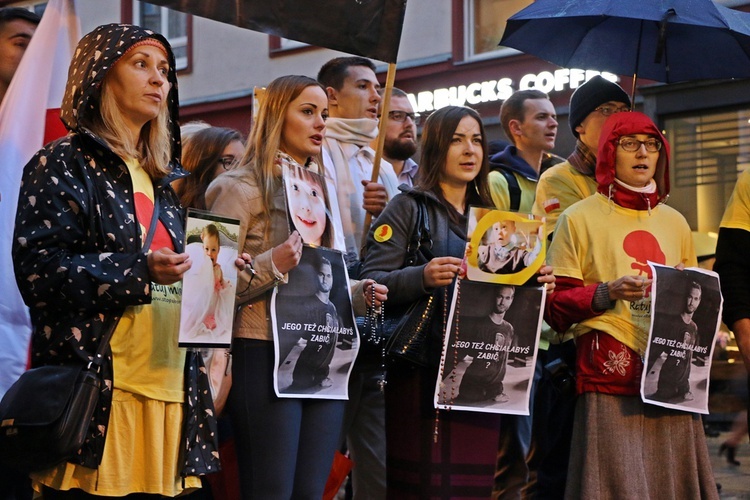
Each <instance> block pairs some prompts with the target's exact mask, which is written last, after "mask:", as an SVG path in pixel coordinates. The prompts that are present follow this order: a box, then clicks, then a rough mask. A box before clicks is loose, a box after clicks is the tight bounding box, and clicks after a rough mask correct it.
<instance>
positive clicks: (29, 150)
mask: <svg viewBox="0 0 750 500" xmlns="http://www.w3.org/2000/svg"><path fill="white" fill-rule="evenodd" d="M80 38H81V28H80V23H79V22H78V18H77V17H76V13H75V6H74V0H50V2H49V3H48V4H47V7H46V9H45V11H44V15H43V16H42V21H41V22H40V23H39V26H38V27H37V29H36V33H35V34H34V36H33V37H32V39H31V42H30V43H29V46H28V48H27V49H26V53H25V54H24V57H23V59H22V60H21V64H20V65H19V67H18V71H16V74H15V75H14V76H13V81H11V84H10V87H9V88H8V92H7V93H6V94H5V99H4V100H3V102H2V105H0V290H2V300H0V346H2V347H1V348H0V397H2V395H3V394H5V391H6V390H7V389H8V387H10V385H11V384H12V383H13V382H14V381H15V380H16V379H17V378H18V377H19V376H20V375H21V373H22V372H23V371H24V369H25V368H26V364H27V360H28V348H29V339H30V335H31V323H30V321H29V314H28V310H27V308H26V306H25V305H24V303H23V300H22V299H21V295H20V293H19V292H18V287H17V286H16V281H15V277H14V273H13V261H12V258H11V246H12V239H13V226H14V223H15V215H16V203H17V201H18V191H19V187H20V184H21V174H22V172H23V167H24V165H26V163H27V162H28V161H29V160H30V159H31V157H32V156H33V155H34V153H36V152H37V151H38V150H39V149H41V148H42V146H44V144H45V143H47V142H48V141H50V140H53V139H56V138H57V137H60V136H61V135H64V134H65V128H64V127H63V126H62V123H61V122H60V119H59V116H60V105H61V103H62V98H63V93H64V91H65V82H66V80H67V78H68V66H69V65H70V60H71V59H72V58H73V51H74V50H75V47H76V44H77V43H78V40H79V39H80Z"/></svg>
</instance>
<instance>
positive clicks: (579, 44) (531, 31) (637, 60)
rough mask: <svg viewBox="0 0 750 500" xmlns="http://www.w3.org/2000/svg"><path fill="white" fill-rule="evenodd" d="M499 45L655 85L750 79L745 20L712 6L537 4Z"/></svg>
mask: <svg viewBox="0 0 750 500" xmlns="http://www.w3.org/2000/svg"><path fill="white" fill-rule="evenodd" d="M500 45H503V46H506V47H512V48H515V49H518V50H520V51H522V52H525V53H527V54H531V55H534V56H537V57H539V58H541V59H544V60H546V61H549V62H552V63H554V64H557V65H559V66H562V67H566V68H591V69H597V70H602V71H609V72H612V73H616V74H619V75H630V74H632V75H633V93H635V84H636V79H637V77H639V76H640V77H642V78H647V79H649V80H655V81H659V82H666V83H671V82H679V81H686V80H701V79H720V78H747V77H750V14H747V13H744V12H739V11H736V10H732V9H729V8H726V7H723V6H721V5H716V4H715V3H713V2H712V1H711V0H537V1H535V2H534V3H532V4H531V5H530V6H528V7H526V8H525V9H523V10H521V11H519V12H518V13H516V14H515V15H513V16H512V17H511V18H510V19H509V20H508V24H507V27H506V29H505V33H504V35H503V38H502V40H501V41H500Z"/></svg>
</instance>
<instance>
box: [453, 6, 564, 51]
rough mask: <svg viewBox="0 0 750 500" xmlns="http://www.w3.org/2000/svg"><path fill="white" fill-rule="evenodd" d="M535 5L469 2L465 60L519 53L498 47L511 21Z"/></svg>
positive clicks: (466, 13) (467, 7)
mask: <svg viewBox="0 0 750 500" xmlns="http://www.w3.org/2000/svg"><path fill="white" fill-rule="evenodd" d="M531 3H532V0H465V4H464V6H465V14H464V19H466V26H465V29H464V33H465V38H466V39H465V41H464V46H465V48H466V54H465V59H477V58H483V57H496V56H501V55H506V54H509V53H515V51H514V50H513V49H508V48H505V47H500V46H498V43H499V42H500V39H501V38H502V36H503V31H504V30H505V23H506V22H507V20H508V18H509V17H510V16H512V15H513V14H515V13H516V12H518V11H519V10H521V9H523V8H524V7H527V6H528V5H531ZM552 43H554V41H553V42H552Z"/></svg>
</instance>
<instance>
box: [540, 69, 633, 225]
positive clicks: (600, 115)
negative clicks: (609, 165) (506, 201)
mask: <svg viewBox="0 0 750 500" xmlns="http://www.w3.org/2000/svg"><path fill="white" fill-rule="evenodd" d="M629 110H630V98H629V97H628V94H627V93H626V92H625V91H624V90H622V87H620V86H619V85H617V84H616V83H613V82H611V81H609V80H607V79H606V78H604V77H602V76H600V75H596V76H595V77H593V78H591V79H590V80H589V81H587V82H586V83H584V84H583V85H581V86H580V87H578V88H577V89H576V91H575V92H573V95H572V96H571V97H570V111H569V114H568V124H569V125H570V130H571V132H573V135H574V136H575V137H576V148H575V151H573V153H571V155H570V156H569V157H568V161H567V162H564V163H560V164H558V165H555V166H553V167H552V168H550V169H549V170H547V171H546V172H544V173H543V174H542V175H541V177H540V178H539V183H538V185H537V190H536V201H535V202H534V208H533V213H534V215H539V216H542V217H546V219H547V223H546V228H547V235H551V234H552V231H553V230H554V229H555V223H556V222H557V218H558V217H559V216H560V214H561V213H563V211H564V210H565V209H566V208H568V207H569V206H570V205H572V204H573V203H575V202H577V201H580V200H582V199H584V198H587V197H589V196H591V195H592V194H594V193H595V192H596V179H595V178H594V172H595V170H596V151H597V150H598V149H599V135H600V134H601V131H602V125H604V122H605V121H607V118H609V117H610V116H611V115H613V114H615V113H620V112H623V111H629Z"/></svg>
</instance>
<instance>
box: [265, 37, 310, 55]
mask: <svg viewBox="0 0 750 500" xmlns="http://www.w3.org/2000/svg"><path fill="white" fill-rule="evenodd" d="M311 48H315V47H314V46H312V45H309V44H307V43H304V42H298V41H297V40H290V39H289V38H282V37H280V36H276V35H269V36H268V52H269V55H270V56H271V57H276V56H281V55H287V54H296V53H298V52H303V51H306V50H309V49H311Z"/></svg>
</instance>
